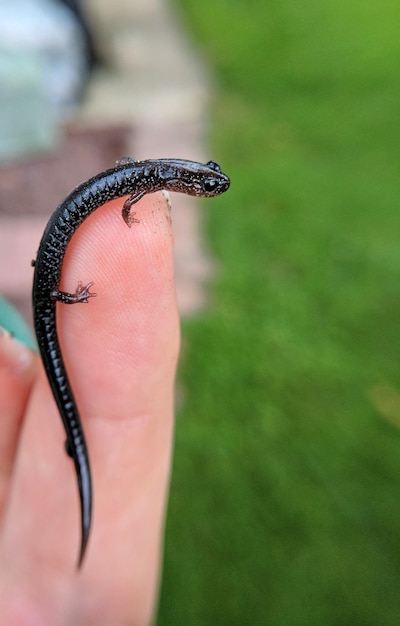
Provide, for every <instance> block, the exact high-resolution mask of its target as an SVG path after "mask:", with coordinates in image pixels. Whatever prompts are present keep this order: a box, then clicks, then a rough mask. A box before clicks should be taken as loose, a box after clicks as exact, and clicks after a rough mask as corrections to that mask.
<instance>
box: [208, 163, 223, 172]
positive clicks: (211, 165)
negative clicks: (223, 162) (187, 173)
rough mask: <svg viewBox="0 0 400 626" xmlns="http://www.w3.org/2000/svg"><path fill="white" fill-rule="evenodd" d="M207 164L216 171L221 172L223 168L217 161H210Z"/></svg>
mask: <svg viewBox="0 0 400 626" xmlns="http://www.w3.org/2000/svg"><path fill="white" fill-rule="evenodd" d="M206 166H207V167H209V168H210V170H214V172H221V168H220V166H219V165H218V163H216V162H215V161H208V163H206Z"/></svg>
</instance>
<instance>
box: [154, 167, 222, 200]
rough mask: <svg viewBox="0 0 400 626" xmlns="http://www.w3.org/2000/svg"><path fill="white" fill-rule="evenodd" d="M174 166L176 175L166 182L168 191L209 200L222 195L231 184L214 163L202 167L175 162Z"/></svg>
mask: <svg viewBox="0 0 400 626" xmlns="http://www.w3.org/2000/svg"><path fill="white" fill-rule="evenodd" d="M172 163H173V162H172V161H171V165H172ZM174 165H176V166H178V167H177V174H178V175H177V176H176V177H175V176H171V178H169V180H167V181H166V188H167V189H169V190H170V191H180V192H183V193H186V194H188V195H190V196H200V197H208V198H210V197H213V196H219V195H220V194H221V193H224V192H225V191H227V190H228V189H229V186H230V184H231V181H230V180H229V178H228V176H227V175H226V174H224V173H223V172H222V171H221V168H220V166H219V165H218V163H215V161H208V163H205V164H204V165H203V164H202V163H197V162H195V161H175V163H174Z"/></svg>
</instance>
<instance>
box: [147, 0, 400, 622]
mask: <svg viewBox="0 0 400 626" xmlns="http://www.w3.org/2000/svg"><path fill="white" fill-rule="evenodd" d="M177 4H178V6H179V8H180V10H181V12H182V15H183V16H184V20H185V23H186V24H187V26H188V28H189V31H190V32H191V33H192V35H193V37H194V40H195V41H196V42H197V45H198V46H199V47H200V49H201V51H202V52H203V54H204V55H205V56H206V58H207V60H208V62H209V63H210V65H211V67H212V68H213V71H214V73H215V77H216V88H217V93H216V97H215V100H214V106H213V111H212V128H211V129H210V148H211V149H210V154H212V156H213V158H216V159H218V160H219V161H220V162H221V165H222V166H223V169H224V170H225V171H226V172H227V173H228V174H230V175H231V178H232V188H231V190H230V191H229V193H228V194H226V196H223V197H221V198H220V199H217V200H215V201H213V202H212V203H211V202H210V203H204V211H206V216H207V217H206V220H207V224H206V229H207V236H208V241H209V242H210V247H211V250H212V253H213V255H214V258H215V259H216V262H217V266H218V272H217V275H216V277H215V278H214V281H213V284H212V285H211V289H210V306H209V308H208V310H207V311H206V312H205V313H203V314H202V315H200V316H197V317H196V318H195V319H192V320H190V321H189V322H186V323H185V326H184V346H183V362H182V365H181V370H180V386H181V388H182V390H183V397H184V400H183V403H182V406H181V409H180V411H179V414H178V418H177V441H176V458H175V464H174V468H173V479H172V490H171V500H170V506H169V514H168V522H167V540H166V556H165V568H164V575H163V583H162V592H161V600H160V609H159V616H158V625H159V626H164V625H166V624H168V625H171V624H177V625H178V624H190V625H191V626H197V625H199V626H200V625H202V626H203V625H204V624H207V625H214V624H215V625H219V626H220V625H225V624H226V625H229V626H233V625H236V624H237V625H239V624H240V625H252V626H256V625H266V626H267V625H268V626H275V625H282V626H306V625H307V626H308V625H314V624H315V625H322V624H323V625H324V626H329V625H335V626H338V625H345V624H346V625H347V624H352V625H362V626H368V625H371V626H377V625H378V624H379V625H380V626H389V625H393V626H394V625H395V624H396V625H397V624H398V622H399V616H400V589H399V587H400V497H399V496H400V432H399V427H400V368H399V352H400V346H399V337H400V334H399V315H398V312H399V309H400V246H399V228H400V211H399V197H400V182H399V172H400V148H399V146H400V123H399V117H400V37H399V25H400V19H399V18H400V6H399V3H398V0H383V2H380V3H377V2H374V1H372V0H358V1H356V0H346V1H344V0H319V1H316V0H303V1H302V2H297V1H295V0H292V1H290V0H279V1H274V0H258V1H257V0H202V1H201V2H199V1H198V0H179V1H177Z"/></svg>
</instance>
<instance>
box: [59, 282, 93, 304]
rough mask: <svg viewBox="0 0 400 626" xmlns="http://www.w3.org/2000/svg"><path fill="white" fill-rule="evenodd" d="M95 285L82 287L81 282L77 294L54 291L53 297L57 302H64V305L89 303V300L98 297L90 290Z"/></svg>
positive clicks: (89, 284) (90, 284)
mask: <svg viewBox="0 0 400 626" xmlns="http://www.w3.org/2000/svg"><path fill="white" fill-rule="evenodd" d="M92 285H93V283H88V284H87V285H84V286H83V285H82V283H81V281H79V283H78V286H77V288H76V291H75V293H68V292H67V291H57V290H56V291H52V292H51V294H50V295H51V297H52V298H54V299H55V300H57V302H64V304H76V302H88V301H89V298H94V297H95V296H97V294H96V293H90V291H89V289H90V287H91V286H92Z"/></svg>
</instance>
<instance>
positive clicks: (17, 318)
mask: <svg viewBox="0 0 400 626" xmlns="http://www.w3.org/2000/svg"><path fill="white" fill-rule="evenodd" d="M0 327H2V328H3V329H4V330H5V331H6V332H8V333H10V334H11V335H12V336H13V337H15V339H16V340H17V341H19V342H20V343H23V344H24V345H26V346H28V348H31V349H32V350H35V351H36V352H37V350H38V349H37V345H36V341H35V338H34V336H33V334H32V332H31V330H30V328H29V326H28V325H27V323H26V322H25V320H24V318H23V317H22V315H21V314H20V313H19V312H18V311H17V309H16V308H15V307H14V306H13V305H12V304H10V302H8V300H6V299H5V298H4V297H3V296H1V295H0Z"/></svg>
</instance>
